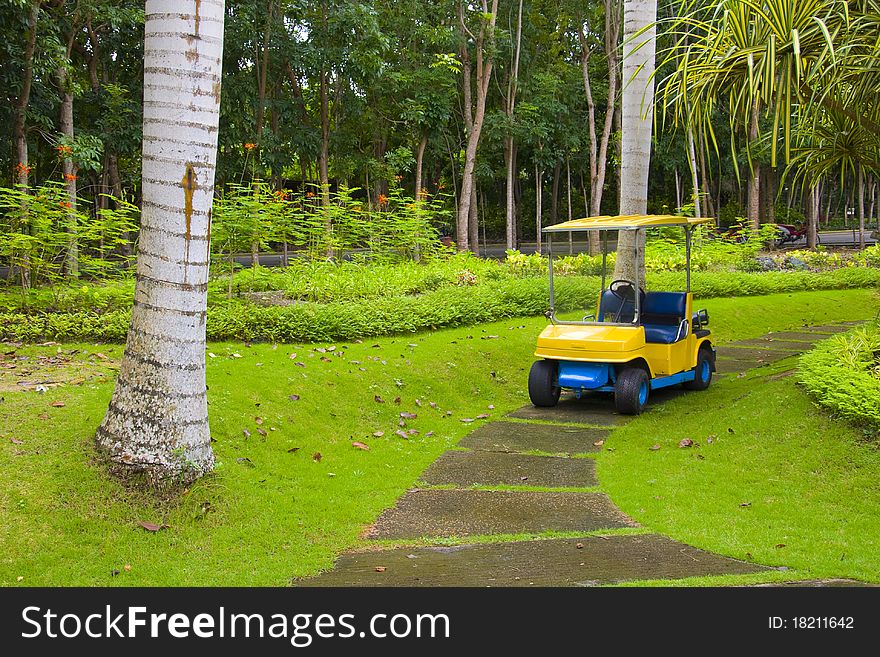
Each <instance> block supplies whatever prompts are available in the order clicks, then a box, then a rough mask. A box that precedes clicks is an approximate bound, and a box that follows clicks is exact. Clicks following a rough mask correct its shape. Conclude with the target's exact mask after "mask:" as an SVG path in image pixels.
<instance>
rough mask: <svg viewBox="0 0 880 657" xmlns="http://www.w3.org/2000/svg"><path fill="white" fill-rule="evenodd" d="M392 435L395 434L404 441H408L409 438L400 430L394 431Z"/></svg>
mask: <svg viewBox="0 0 880 657" xmlns="http://www.w3.org/2000/svg"><path fill="white" fill-rule="evenodd" d="M394 433H395V434H396V435H398V436H400V437H401V438H403V439H404V440H409V436H408V435H406V431H403V430H402V429H398V430H397V431H395V432H394Z"/></svg>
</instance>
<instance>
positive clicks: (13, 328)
mask: <svg viewBox="0 0 880 657" xmlns="http://www.w3.org/2000/svg"><path fill="white" fill-rule="evenodd" d="M555 286H556V305H557V309H558V310H560V311H565V310H575V309H578V308H585V307H588V306H591V304H592V299H594V298H595V296H596V293H597V292H598V289H599V279H598V278H597V277H594V276H561V277H558V278H556V279H555ZM683 286H684V274H682V273H680V272H656V273H652V274H649V276H648V288H649V289H669V290H675V289H682V288H683ZM874 286H880V270H877V269H872V268H861V267H853V268H845V269H838V270H835V271H830V272H821V273H811V272H766V273H711V272H705V273H698V274H694V275H693V278H692V290H693V292H694V295H695V296H696V297H699V298H704V299H705V298H712V297H731V296H752V295H764V294H774V293H779V292H795V291H804V290H833V289H844V288H864V287H874ZM547 306H548V302H547V281H546V279H544V278H522V279H507V280H498V281H485V282H483V283H480V284H477V285H462V286H445V287H441V288H438V289H436V290H432V291H430V292H425V293H423V294H418V295H411V296H401V297H386V298H380V299H362V300H355V301H347V302H335V303H326V304H320V303H314V302H301V303H293V304H292V305H284V306H260V305H255V304H253V303H250V302H247V301H244V300H241V299H233V300H231V301H226V302H223V303H220V304H214V305H212V306H210V307H209V309H208V323H207V333H208V339H209V340H268V341H277V342H314V341H322V340H350V339H353V338H357V337H367V336H378V335H390V334H397V333H407V332H413V331H420V330H424V329H429V328H440V327H445V326H460V325H464V324H478V323H482V322H488V321H493V320H498V319H503V318H506V317H522V316H529V315H538V314H541V313H542V312H544V311H545V310H546V309H547ZM129 317H130V313H129V311H128V310H110V311H107V312H103V313H98V312H94V311H88V310H87V311H80V312H66V313H34V314H24V313H21V312H7V313H0V339H3V340H18V341H25V342H32V341H35V340H100V341H104V342H121V341H123V340H125V335H126V332H127V330H128V322H129Z"/></svg>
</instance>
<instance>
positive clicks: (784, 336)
mask: <svg viewBox="0 0 880 657" xmlns="http://www.w3.org/2000/svg"><path fill="white" fill-rule="evenodd" d="M828 337H829V336H828V335H825V334H822V333H810V332H808V331H806V330H804V331H802V332H801V331H780V332H779V333H768V334H767V335H765V336H763V337H761V338H757V339H758V340H793V341H795V342H808V343H810V344H816V343H817V342H819V341H820V340H825V339H827V338H828Z"/></svg>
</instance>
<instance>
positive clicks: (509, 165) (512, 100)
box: [504, 0, 523, 249]
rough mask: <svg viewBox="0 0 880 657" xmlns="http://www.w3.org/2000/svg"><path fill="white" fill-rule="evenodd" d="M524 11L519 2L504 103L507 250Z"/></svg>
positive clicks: (512, 244) (512, 227) (512, 219)
mask: <svg viewBox="0 0 880 657" xmlns="http://www.w3.org/2000/svg"><path fill="white" fill-rule="evenodd" d="M522 11H523V3H522V0H519V9H518V10H517V14H516V45H515V48H514V55H513V65H512V66H511V71H510V75H509V77H508V81H507V97H506V99H505V103H504V110H505V114H507V120H508V123H509V124H511V125H510V126H509V127H508V130H509V132H508V134H506V135H505V136H504V168H505V171H506V173H507V203H506V211H505V224H506V231H505V233H506V237H507V248H508V249H513V248H516V203H515V199H514V186H515V183H516V178H515V173H516V172H515V167H516V143H515V142H514V140H513V129H512V128H513V126H512V123H513V113H514V110H515V108H516V94H517V91H518V89H519V58H520V49H521V46H522Z"/></svg>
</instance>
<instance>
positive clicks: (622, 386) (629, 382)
mask: <svg viewBox="0 0 880 657" xmlns="http://www.w3.org/2000/svg"><path fill="white" fill-rule="evenodd" d="M650 388H651V385H650V383H649V380H648V373H647V372H645V370H643V369H642V368H640V367H627V368H624V369H623V370H622V371H621V372H620V374H618V375H617V381H616V382H615V384H614V406H615V407H616V408H617V412H618V413H623V414H624V415H638V414H639V413H641V412H642V411H643V410H644V408H645V404H647V403H648V394H649V392H650Z"/></svg>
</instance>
